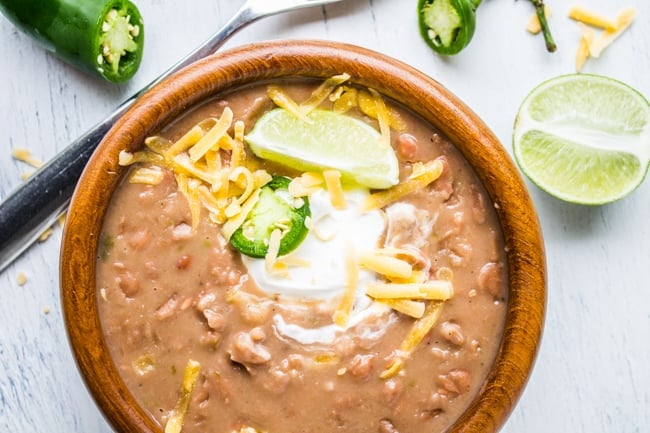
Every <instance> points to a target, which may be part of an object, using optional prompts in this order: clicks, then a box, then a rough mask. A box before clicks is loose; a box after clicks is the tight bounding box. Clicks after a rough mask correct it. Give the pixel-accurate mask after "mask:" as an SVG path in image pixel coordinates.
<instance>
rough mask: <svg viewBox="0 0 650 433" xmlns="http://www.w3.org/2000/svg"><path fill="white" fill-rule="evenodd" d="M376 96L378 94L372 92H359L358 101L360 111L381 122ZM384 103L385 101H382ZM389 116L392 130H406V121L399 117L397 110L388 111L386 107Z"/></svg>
mask: <svg viewBox="0 0 650 433" xmlns="http://www.w3.org/2000/svg"><path fill="white" fill-rule="evenodd" d="M375 95H378V93H377V92H375V94H373V93H372V92H371V91H370V90H365V89H363V90H359V91H358V94H357V101H358V106H359V109H360V110H361V111H362V112H363V113H364V114H365V115H367V116H368V117H372V118H373V119H377V120H379V113H378V112H377V102H376V97H375ZM382 102H383V99H382ZM385 114H386V115H387V116H388V124H389V126H390V127H391V128H393V129H395V130H397V131H402V130H404V129H405V128H406V123H405V122H404V119H402V117H401V116H400V115H399V113H398V112H397V111H395V110H391V109H388V107H386V113H385Z"/></svg>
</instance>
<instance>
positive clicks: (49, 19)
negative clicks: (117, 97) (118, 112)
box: [0, 0, 144, 82]
mask: <svg viewBox="0 0 650 433" xmlns="http://www.w3.org/2000/svg"><path fill="white" fill-rule="evenodd" d="M0 11H1V12H2V13H3V14H4V15H5V16H6V17H7V19H9V20H10V21H11V22H12V23H13V24H14V25H15V26H16V27H18V28H19V29H20V30H22V31H24V32H25V33H27V34H29V35H30V36H32V37H34V38H35V39H36V40H38V41H39V42H40V43H41V44H42V45H43V46H44V47H45V49H47V50H49V51H51V52H52V53H54V54H55V55H56V56H57V57H59V58H61V59H62V60H64V61H66V62H67V63H70V64H71V65H73V66H75V67H77V68H79V69H82V70H84V71H87V72H90V73H92V74H94V75H98V76H100V77H102V78H104V79H106V80H108V81H111V82H122V81H126V80H128V79H129V78H131V77H132V76H133V74H135V72H136V71H137V70H138V67H139V66H140V61H141V59H142V50H143V45H144V31H143V30H144V27H143V21H142V16H141V15H140V12H139V11H138V8H137V7H136V6H135V5H134V4H133V3H131V2H130V1H129V0H0Z"/></svg>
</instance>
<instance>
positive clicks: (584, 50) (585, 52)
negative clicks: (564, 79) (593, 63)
mask: <svg viewBox="0 0 650 433" xmlns="http://www.w3.org/2000/svg"><path fill="white" fill-rule="evenodd" d="M578 24H580V28H581V29H582V35H581V36H580V41H579V42H578V49H577V50H576V71H578V72H580V71H581V70H582V67H583V66H584V64H585V62H586V61H587V59H588V58H589V55H590V54H589V51H590V50H589V47H590V46H591V44H592V43H593V41H594V31H593V29H591V28H589V27H587V26H585V25H584V24H582V23H578Z"/></svg>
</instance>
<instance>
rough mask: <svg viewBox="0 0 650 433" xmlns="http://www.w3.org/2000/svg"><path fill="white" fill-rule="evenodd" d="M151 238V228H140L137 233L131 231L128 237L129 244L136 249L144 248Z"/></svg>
mask: <svg viewBox="0 0 650 433" xmlns="http://www.w3.org/2000/svg"><path fill="white" fill-rule="evenodd" d="M150 240H151V233H150V232H149V230H147V229H144V230H139V231H137V232H135V233H130V234H129V235H128V238H127V239H126V242H127V244H129V246H130V247H131V248H133V249H134V250H140V249H142V248H144V247H145V246H146V245H147V244H148V243H149V241H150Z"/></svg>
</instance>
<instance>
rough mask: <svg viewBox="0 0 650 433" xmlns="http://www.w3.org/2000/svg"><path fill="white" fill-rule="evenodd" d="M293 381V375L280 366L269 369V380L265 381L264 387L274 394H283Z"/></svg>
mask: <svg viewBox="0 0 650 433" xmlns="http://www.w3.org/2000/svg"><path fill="white" fill-rule="evenodd" d="M289 382H291V377H289V374H288V373H287V372H286V371H283V370H282V369H280V368H278V367H273V368H271V369H269V375H268V380H265V381H264V388H265V389H266V390H267V391H270V392H272V393H274V394H282V393H283V392H284V390H285V389H287V386H289Z"/></svg>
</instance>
